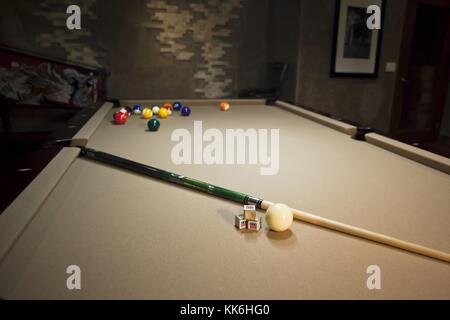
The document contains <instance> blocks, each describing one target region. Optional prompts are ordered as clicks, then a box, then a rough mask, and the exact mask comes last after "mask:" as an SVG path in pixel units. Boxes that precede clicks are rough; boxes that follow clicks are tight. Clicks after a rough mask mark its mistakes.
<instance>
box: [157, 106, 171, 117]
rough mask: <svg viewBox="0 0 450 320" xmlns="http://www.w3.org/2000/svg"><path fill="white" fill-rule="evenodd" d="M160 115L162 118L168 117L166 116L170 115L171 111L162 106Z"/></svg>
mask: <svg viewBox="0 0 450 320" xmlns="http://www.w3.org/2000/svg"><path fill="white" fill-rule="evenodd" d="M158 116H159V117H160V118H161V119H166V118H167V117H168V116H169V111H167V109H166V108H161V109H160V110H159V113H158Z"/></svg>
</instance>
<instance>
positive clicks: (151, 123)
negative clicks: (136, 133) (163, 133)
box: [147, 119, 161, 131]
mask: <svg viewBox="0 0 450 320" xmlns="http://www.w3.org/2000/svg"><path fill="white" fill-rule="evenodd" d="M160 125H161V124H160V122H159V121H158V119H150V120H148V122H147V127H148V130H150V131H157V130H158V129H159V126H160Z"/></svg>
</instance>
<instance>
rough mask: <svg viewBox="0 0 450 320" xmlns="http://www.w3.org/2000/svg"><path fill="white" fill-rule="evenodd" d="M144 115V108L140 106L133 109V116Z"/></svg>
mask: <svg viewBox="0 0 450 320" xmlns="http://www.w3.org/2000/svg"><path fill="white" fill-rule="evenodd" d="M141 113H142V107H141V106H139V105H135V106H134V107H133V114H141Z"/></svg>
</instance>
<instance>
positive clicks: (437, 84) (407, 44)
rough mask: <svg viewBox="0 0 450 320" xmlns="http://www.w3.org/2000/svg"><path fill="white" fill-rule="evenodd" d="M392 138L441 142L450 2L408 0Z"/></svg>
mask: <svg viewBox="0 0 450 320" xmlns="http://www.w3.org/2000/svg"><path fill="white" fill-rule="evenodd" d="M403 30H404V31H403V42H402V48H401V53H400V57H401V58H400V61H399V70H398V74H397V83H396V92H395V98H394V107H393V112H392V117H391V126H390V135H391V136H392V137H394V138H396V139H398V140H401V141H404V142H408V143H424V142H425V143H429V142H434V141H437V140H439V135H440V134H439V132H440V127H441V122H442V116H443V112H444V105H445V104H446V99H448V98H447V92H448V90H449V89H448V88H449V75H450V1H448V0H410V1H408V5H407V10H406V18H405V25H404V29H403Z"/></svg>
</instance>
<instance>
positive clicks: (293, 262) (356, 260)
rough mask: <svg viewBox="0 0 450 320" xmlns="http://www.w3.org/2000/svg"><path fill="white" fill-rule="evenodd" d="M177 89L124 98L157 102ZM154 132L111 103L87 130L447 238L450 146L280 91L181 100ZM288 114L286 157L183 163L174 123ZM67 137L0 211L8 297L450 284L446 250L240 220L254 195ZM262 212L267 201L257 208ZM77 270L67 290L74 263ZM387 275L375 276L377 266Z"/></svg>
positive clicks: (230, 180)
mask: <svg viewBox="0 0 450 320" xmlns="http://www.w3.org/2000/svg"><path fill="white" fill-rule="evenodd" d="M166 101H174V100H164V101H162V100H161V101H157V100H123V101H120V105H121V106H125V105H129V106H133V105H134V104H141V105H143V106H148V107H151V106H152V105H154V104H162V103H163V102H166ZM181 101H182V102H183V103H184V104H187V105H189V106H190V107H191V110H192V113H191V115H190V116H189V117H182V116H180V115H179V114H178V113H177V112H176V111H175V112H174V114H173V115H172V116H170V117H169V118H168V119H161V127H160V129H159V130H158V131H156V132H149V131H148V129H147V127H146V123H147V121H146V120H144V119H142V118H141V117H140V116H135V115H132V116H131V117H130V118H129V119H128V120H127V123H126V124H125V125H114V123H113V121H112V120H113V113H114V112H115V111H118V107H117V106H113V104H112V103H109V102H107V103H105V104H104V105H103V106H102V107H101V108H100V109H99V110H98V111H97V112H96V113H95V114H94V115H93V116H92V117H90V119H89V121H88V122H87V123H86V124H85V125H83V127H81V128H80V129H79V131H78V133H77V134H76V136H75V138H85V139H88V144H87V146H88V147H90V148H94V149H97V150H102V151H105V152H108V153H112V154H115V155H118V156H120V157H124V158H127V159H131V160H134V161H137V162H141V163H145V164H148V165H152V166H154V167H158V168H162V169H165V170H169V171H172V172H175V173H179V174H182V175H185V176H189V177H193V178H197V179H200V180H203V181H207V182H209V183H212V184H215V185H219V186H222V187H226V188H229V189H232V190H237V191H241V192H245V193H248V194H251V195H254V196H258V197H261V198H263V199H268V200H270V201H274V202H280V203H286V204H288V205H289V206H291V207H293V208H297V209H302V210H305V211H308V212H311V213H314V214H317V215H320V216H322V217H326V218H330V219H334V220H337V221H340V222H343V223H348V224H351V225H355V226H358V227H363V228H366V229H369V230H372V231H376V232H380V233H383V234H387V235H390V236H394V237H397V238H400V239H403V240H407V241H412V242H414V243H418V244H421V245H425V246H428V247H431V248H434V249H438V250H442V251H445V252H448V251H449V250H450V232H449V231H450V175H449V168H450V164H449V160H448V159H447V158H443V157H439V156H435V155H433V154H430V153H427V152H426V151H422V150H419V149H417V148H414V147H410V146H407V145H403V144H402V143H399V142H397V141H393V140H391V139H389V138H386V137H383V136H381V135H379V134H376V133H370V134H368V135H367V139H366V140H367V141H358V140H355V139H352V137H353V136H355V135H356V133H357V128H356V127H354V126H352V125H349V124H346V123H343V122H340V121H337V120H334V119H331V118H327V117H325V116H323V115H319V114H316V113H314V112H311V111H309V110H306V109H304V108H300V107H297V106H293V105H290V104H288V103H284V102H281V101H277V102H276V104H275V105H266V104H265V101H264V100H230V104H231V108H230V109H229V110H228V111H226V112H223V111H220V109H219V101H216V100H181ZM194 121H202V126H203V130H206V129H208V128H216V129H218V130H219V131H220V132H222V133H225V130H226V129H233V128H244V129H248V128H255V129H279V170H278V172H277V173H276V174H273V175H262V174H261V172H260V169H261V167H262V165H260V164H248V163H247V164H234V165H229V164H228V165H227V164H210V165H207V164H175V163H173V161H172V160H171V159H172V158H171V152H172V149H173V147H174V145H175V144H176V142H174V141H172V140H171V135H172V133H173V132H174V130H175V129H178V128H184V129H187V130H188V131H189V132H190V133H191V134H192V137H194V132H193V130H194V129H193V128H194ZM79 152H80V150H79V149H78V148H71V147H67V148H63V149H62V150H61V151H60V152H59V153H58V154H57V155H56V156H55V157H54V158H53V159H52V160H51V162H50V163H49V164H48V165H47V166H46V167H45V169H44V170H43V171H42V172H41V173H40V174H39V175H38V176H37V177H36V178H35V179H34V180H33V181H32V182H31V183H30V184H29V185H28V187H27V188H26V189H25V190H24V191H23V192H22V193H21V194H20V195H19V196H18V197H17V198H16V199H15V201H14V202H13V203H12V204H11V205H10V206H9V207H8V208H7V209H6V210H5V211H4V212H3V213H2V214H1V215H0V259H1V260H0V297H1V298H4V299H20V298H26V299H47V298H49V299H50V298H57V299H103V298H105V299H450V264H449V263H446V262H443V261H439V260H435V259H432V258H427V257H424V256H420V255H417V254H414V253H409V252H406V251H402V250H399V249H395V248H391V247H388V246H385V245H381V244H377V243H374V242H371V241H368V240H364V239H360V238H356V237H353V236H350V235H345V234H342V233H339V232H336V231H331V230H328V229H324V228H321V227H317V226H314V225H310V224H307V223H304V222H299V221H294V223H293V225H292V226H291V228H290V229H289V230H287V231H285V232H279V233H277V232H273V231H270V230H269V229H268V228H267V225H266V224H265V223H264V221H263V226H262V229H261V230H260V231H259V232H249V231H239V230H237V229H236V228H235V226H234V219H235V215H237V214H239V213H241V212H242V205H240V204H238V203H234V202H231V201H227V200H225V199H221V198H217V197H214V196H211V195H207V194H204V193H201V192H197V191H194V190H190V189H186V188H183V187H180V186H176V185H173V184H170V183H167V182H164V181H160V180H155V179H152V178H149V177H146V176H142V175H139V174H136V173H132V172H129V171H126V170H122V169H119V168H116V167H113V166H109V165H105V164H102V163H98V162H95V161H92V160H89V159H85V158H82V157H79ZM258 214H259V215H261V216H263V215H264V212H258ZM70 265H77V266H79V268H80V270H81V290H69V289H68V288H67V286H66V280H67V278H68V277H69V276H70V274H68V273H66V270H67V268H68V266H70ZM373 265H376V266H378V267H379V268H380V270H381V278H380V279H381V282H380V284H381V288H380V289H373V290H369V289H368V286H367V280H368V278H369V276H370V274H368V272H367V270H368V268H369V266H373Z"/></svg>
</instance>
